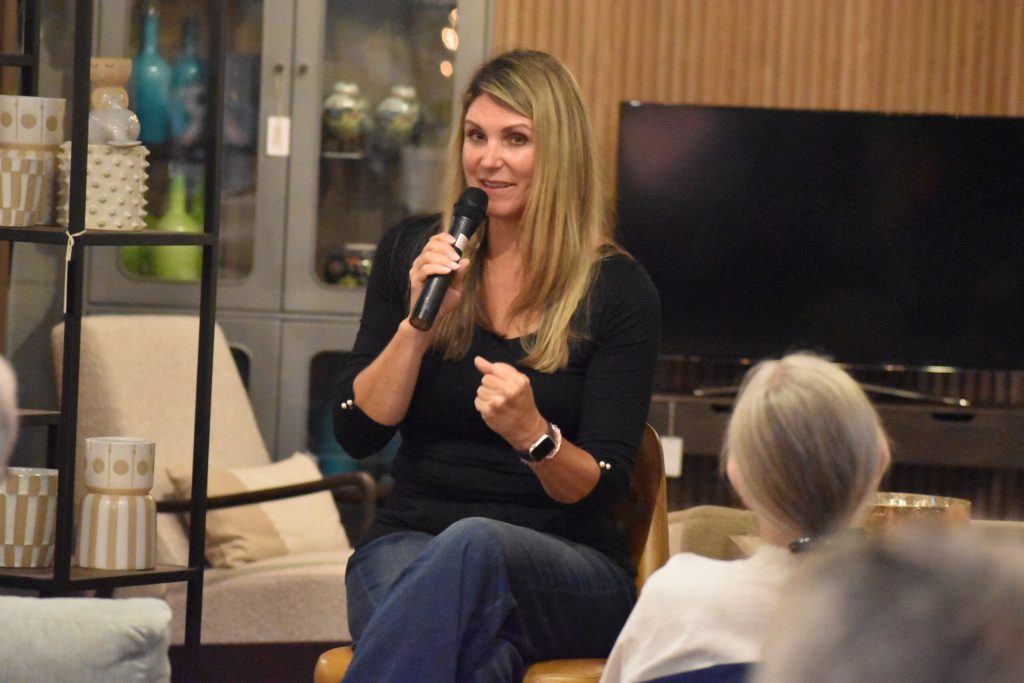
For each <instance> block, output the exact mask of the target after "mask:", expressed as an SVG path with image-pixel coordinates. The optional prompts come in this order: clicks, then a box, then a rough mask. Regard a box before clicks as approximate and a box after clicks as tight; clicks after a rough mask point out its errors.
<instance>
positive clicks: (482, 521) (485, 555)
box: [434, 517, 518, 565]
mask: <svg viewBox="0 0 1024 683" xmlns="http://www.w3.org/2000/svg"><path fill="white" fill-rule="evenodd" d="M516 529H518V527H515V526H513V525H511V524H508V523H507V522H499V521H497V520H494V519H487V518H486V517H467V518H465V519H460V520H459V521H457V522H455V523H454V524H452V525H451V526H449V527H448V528H447V529H445V530H444V531H442V532H441V533H440V534H439V535H438V536H437V538H436V539H434V544H435V545H437V546H439V549H440V550H441V551H442V553H443V554H444V555H445V556H448V557H452V556H453V555H451V553H458V555H459V556H461V557H463V558H465V559H466V560H469V561H471V562H473V563H474V564H480V563H487V564H492V565H494V564H503V563H504V558H505V556H506V553H507V552H508V550H509V547H510V542H509V540H510V537H511V536H512V535H514V534H515V532H516Z"/></svg>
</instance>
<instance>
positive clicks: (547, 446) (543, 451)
mask: <svg viewBox="0 0 1024 683" xmlns="http://www.w3.org/2000/svg"><path fill="white" fill-rule="evenodd" d="M553 450H555V442H554V440H553V439H552V438H551V437H550V436H548V435H546V434H545V435H544V437H543V438H542V439H541V441H540V443H538V444H537V445H536V446H534V447H533V448H531V449H530V459H531V460H533V461H534V462H540V461H541V460H543V459H544V458H546V457H548V455H549V454H550V453H551V451H553Z"/></svg>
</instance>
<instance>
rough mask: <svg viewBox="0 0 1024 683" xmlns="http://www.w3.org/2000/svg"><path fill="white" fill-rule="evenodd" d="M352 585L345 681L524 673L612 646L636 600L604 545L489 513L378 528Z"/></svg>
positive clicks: (484, 678)
mask: <svg viewBox="0 0 1024 683" xmlns="http://www.w3.org/2000/svg"><path fill="white" fill-rule="evenodd" d="M345 584H346V588H347V589H348V619H349V628H350V629H351V631H352V637H353V639H354V640H355V641H356V647H355V656H354V657H353V659H352V664H351V666H350V667H349V669H348V673H347V674H346V675H345V683H359V682H360V681H366V682H373V683H386V682H395V683H432V682H435V681H436V682H437V683H457V682H458V683H462V682H466V683H485V682H492V681H493V682H499V681H501V682H510V683H513V682H514V683H519V681H521V680H522V677H523V673H524V672H525V670H526V665H527V664H528V663H530V662H533V661H537V660H541V659H557V658H569V657H606V656H608V653H609V652H610V651H611V647H612V644H613V643H614V642H615V638H616V637H617V636H618V633H619V630H620V629H621V628H622V625H623V624H624V623H625V621H626V617H627V616H629V612H630V610H631V609H632V608H633V604H634V603H635V602H636V591H635V588H634V585H633V580H632V579H631V578H630V577H629V575H628V574H627V573H626V572H625V571H624V570H623V569H622V568H621V567H620V566H618V565H617V564H615V563H614V562H612V561H611V560H610V559H608V557H606V556H605V555H604V554H602V553H600V552H598V551H596V550H594V549H593V548H590V547H588V546H585V545H581V544H578V543H572V542H570V541H567V540H565V539H563V538H559V537H557V536H552V535H549V534H543V533H540V532H538V531H534V530H532V529H526V528H523V527H519V526H515V525H512V524H507V523H505V522H498V521H495V520H491V519H484V518H479V517H474V518H469V519H463V520H461V521H459V522H456V523H455V524H453V525H452V526H450V527H449V528H448V529H446V530H445V531H443V532H442V533H440V534H438V535H437V536H431V535H430V534H425V533H421V532H415V531H407V532H399V533H393V534H389V535H387V536H383V537H381V538H378V539H376V540H374V541H373V542H371V543H368V544H367V545H365V546H364V547H362V548H360V549H359V550H358V551H356V553H355V554H354V555H353V556H352V557H351V558H350V559H349V563H348V568H347V570H346V574H345Z"/></svg>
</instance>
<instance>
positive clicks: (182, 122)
mask: <svg viewBox="0 0 1024 683" xmlns="http://www.w3.org/2000/svg"><path fill="white" fill-rule="evenodd" d="M171 93H172V97H171V102H170V118H171V120H170V123H171V135H173V136H174V141H175V142H177V143H178V144H179V145H182V146H183V147H191V146H193V145H197V144H199V143H200V142H202V138H203V122H204V119H205V116H206V66H205V65H204V64H203V62H202V61H201V60H200V59H199V24H198V23H197V21H196V18H195V17H186V18H185V23H184V26H183V28H182V46H181V55H179V57H178V60H177V61H176V62H175V63H174V68H173V69H172V70H171Z"/></svg>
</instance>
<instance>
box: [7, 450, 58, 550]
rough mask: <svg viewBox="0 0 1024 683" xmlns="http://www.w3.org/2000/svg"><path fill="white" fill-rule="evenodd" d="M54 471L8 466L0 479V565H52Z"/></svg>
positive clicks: (55, 514) (55, 516)
mask: <svg viewBox="0 0 1024 683" xmlns="http://www.w3.org/2000/svg"><path fill="white" fill-rule="evenodd" d="M56 520H57V470H52V469H45V468H39V467H11V468H8V470H7V474H6V475H4V476H3V477H0V566H2V567H45V566H49V565H50V564H52V563H53V534H54V529H55V527H56Z"/></svg>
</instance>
